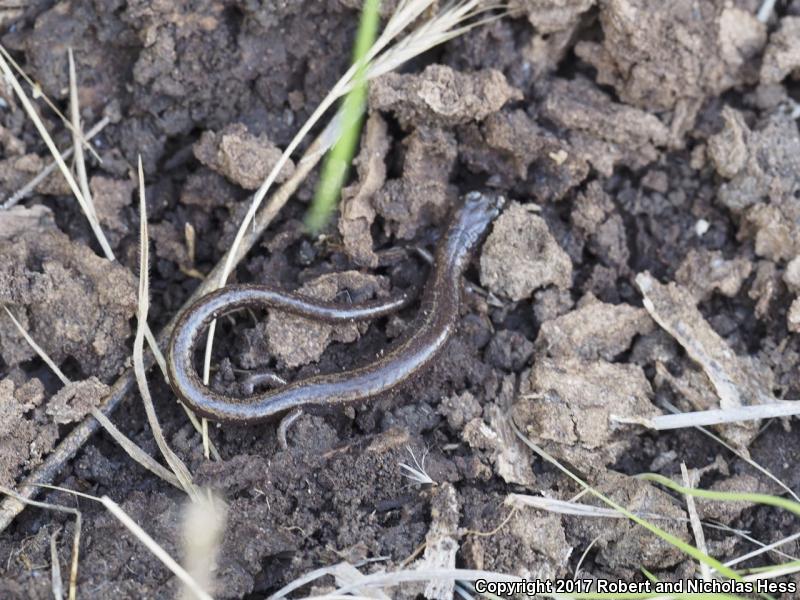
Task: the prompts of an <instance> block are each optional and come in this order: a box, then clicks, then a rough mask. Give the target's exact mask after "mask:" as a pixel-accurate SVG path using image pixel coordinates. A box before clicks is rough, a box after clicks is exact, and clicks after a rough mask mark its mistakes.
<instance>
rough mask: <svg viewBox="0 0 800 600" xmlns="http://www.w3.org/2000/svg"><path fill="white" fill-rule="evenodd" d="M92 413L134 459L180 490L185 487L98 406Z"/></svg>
mask: <svg viewBox="0 0 800 600" xmlns="http://www.w3.org/2000/svg"><path fill="white" fill-rule="evenodd" d="M92 415H93V416H94V418H95V419H97V420H98V421H99V422H100V424H101V425H102V426H103V429H105V430H106V432H107V433H108V434H109V435H110V436H111V437H112V438H114V441H115V442H117V443H118V444H119V445H120V447H121V448H122V449H123V450H125V453H126V454H127V455H128V456H130V457H131V458H132V459H133V460H135V461H136V462H137V463H139V464H140V465H142V466H143V467H144V468H145V469H147V470H148V471H150V472H151V473H153V474H154V475H156V476H157V477H160V478H161V479H163V480H164V481H166V482H167V483H170V484H172V485H174V486H175V487H176V488H178V489H179V490H182V489H183V486H182V485H181V482H180V481H178V478H177V477H175V475H174V474H173V472H172V471H170V470H169V469H166V468H164V467H163V466H161V465H160V464H159V463H158V462H157V461H156V460H155V459H154V458H153V457H152V456H150V455H149V454H147V452H145V451H144V450H142V449H141V448H140V447H139V446H137V445H136V444H134V443H133V442H132V441H131V440H130V439H129V438H128V437H127V436H126V435H125V434H124V433H122V432H121V431H120V430H119V429H117V426H116V425H114V423H112V422H111V419H109V418H108V417H107V416H105V415H104V414H103V413H102V412H100V411H99V410H97V409H96V408H93V409H92Z"/></svg>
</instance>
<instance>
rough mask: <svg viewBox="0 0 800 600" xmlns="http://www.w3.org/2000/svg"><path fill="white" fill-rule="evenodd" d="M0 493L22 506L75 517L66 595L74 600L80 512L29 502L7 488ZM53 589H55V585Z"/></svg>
mask: <svg viewBox="0 0 800 600" xmlns="http://www.w3.org/2000/svg"><path fill="white" fill-rule="evenodd" d="M0 493H2V494H5V495H6V496H9V497H10V498H14V499H15V500H16V501H17V502H21V503H22V504H27V505H30V506H36V507H37V508H43V509H45V510H53V511H56V512H61V513H67V514H70V515H73V516H74V517H75V535H74V536H73V538H72V562H71V563H70V570H69V595H68V598H69V600H75V598H76V596H77V591H78V557H79V556H80V548H81V513H80V511H79V510H78V509H77V508H70V507H68V506H59V505H58V504H50V503H49V502H37V501H36V500H30V499H29V498H25V497H23V496H21V495H20V494H18V493H17V492H15V491H14V490H12V489H10V488H7V487H5V486H3V485H0ZM55 560H56V562H57V561H58V555H57V554H56V557H55ZM54 577H55V575H54ZM59 579H60V568H59ZM53 587H54V588H55V584H54V586H53Z"/></svg>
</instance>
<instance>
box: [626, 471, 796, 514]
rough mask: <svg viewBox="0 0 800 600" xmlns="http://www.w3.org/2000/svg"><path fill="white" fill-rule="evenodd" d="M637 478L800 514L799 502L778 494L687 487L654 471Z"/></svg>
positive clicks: (697, 494)
mask: <svg viewBox="0 0 800 600" xmlns="http://www.w3.org/2000/svg"><path fill="white" fill-rule="evenodd" d="M637 478H638V479H644V480H645V481H652V482H655V483H660V484H661V485H663V486H664V487H668V488H670V489H671V490H674V491H676V492H678V493H681V494H688V495H690V496H695V497H697V498H706V499H708V500H722V501H724V502H752V503H753V504H766V505H768V506H774V507H776V508H782V509H783V510H787V511H789V512H791V513H793V514H795V515H797V516H800V503H798V502H795V501H794V500H788V499H786V498H781V497H780V496H770V495H769V494H752V493H748V492H716V491H713V490H701V489H695V488H687V487H684V486H682V485H680V484H679V483H675V482H674V481H672V480H671V479H670V478H668V477H664V476H663V475H657V474H655V473H643V474H642V475H637Z"/></svg>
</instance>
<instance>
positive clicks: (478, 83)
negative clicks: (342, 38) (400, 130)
mask: <svg viewBox="0 0 800 600" xmlns="http://www.w3.org/2000/svg"><path fill="white" fill-rule="evenodd" d="M521 97H522V95H521V93H520V92H519V90H516V89H514V88H513V87H511V86H510V85H509V84H508V82H507V81H506V78H505V77H504V76H503V74H502V73H500V72H499V71H496V70H494V69H487V70H483V71H476V72H474V73H460V72H458V71H454V70H453V69H451V68H450V67H446V66H444V65H431V66H430V67H427V68H426V69H425V70H424V71H422V73H420V74H419V75H399V74H396V73H390V74H388V75H384V76H383V77H381V78H379V79H378V80H376V81H375V83H374V85H373V86H372V87H371V88H370V92H369V102H370V106H371V107H372V108H373V109H374V110H382V111H391V112H393V113H394V114H395V115H397V118H398V120H399V121H400V123H401V124H403V125H404V127H408V126H410V125H411V124H412V123H413V124H415V125H416V124H418V123H423V124H426V125H434V126H436V125H439V126H442V125H458V124H460V123H467V122H469V121H482V120H483V119H485V118H486V117H487V116H488V115H490V114H492V113H493V112H496V111H498V110H500V108H502V106H503V105H504V104H505V103H506V102H508V101H509V100H519V99H520V98H521Z"/></svg>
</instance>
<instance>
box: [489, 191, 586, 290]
mask: <svg viewBox="0 0 800 600" xmlns="http://www.w3.org/2000/svg"><path fill="white" fill-rule="evenodd" d="M510 263H513V264H514V265H515V268H514V269H509V268H507V265H508V264H510ZM571 282H572V262H571V261H570V258H569V256H568V255H567V253H566V252H564V250H562V249H561V247H560V246H559V245H558V242H556V240H555V239H554V238H553V235H552V234H551V233H550V229H549V228H548V226H547V222H546V221H545V220H544V219H542V218H541V217H540V216H538V215H536V214H535V213H534V212H532V211H531V210H530V207H528V206H525V205H522V204H520V203H518V202H512V203H510V204H509V205H508V206H507V208H506V209H505V211H503V214H502V215H500V217H499V218H498V219H497V221H495V223H494V228H493V229H492V233H491V234H490V235H489V238H488V239H487V240H486V243H485V244H484V247H483V253H482V254H481V283H482V284H483V285H485V286H487V287H488V288H489V289H490V290H491V291H492V292H494V293H495V294H498V295H501V296H505V297H508V298H511V300H515V301H516V300H522V299H523V298H527V297H529V296H530V295H531V293H533V292H534V291H535V290H537V289H539V288H542V287H545V286H548V285H555V286H556V287H559V288H567V287H569V286H570V284H571Z"/></svg>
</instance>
